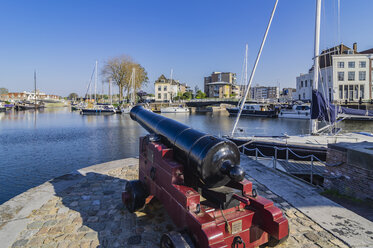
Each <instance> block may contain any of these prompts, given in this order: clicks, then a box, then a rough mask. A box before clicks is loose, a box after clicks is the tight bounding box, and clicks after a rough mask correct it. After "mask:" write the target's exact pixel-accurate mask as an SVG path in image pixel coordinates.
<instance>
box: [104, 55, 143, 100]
mask: <svg viewBox="0 0 373 248" xmlns="http://www.w3.org/2000/svg"><path fill="white" fill-rule="evenodd" d="M132 68H135V69H136V79H135V87H134V88H135V89H134V90H135V91H136V90H137V89H140V88H141V86H142V85H144V84H146V83H147V82H148V76H147V72H146V71H145V69H144V68H143V67H142V66H141V65H140V64H138V63H136V62H134V60H133V59H132V58H131V57H130V56H127V55H122V56H118V57H114V58H111V59H109V60H108V61H107V62H106V63H105V66H104V68H103V70H102V74H103V76H104V77H105V81H107V82H109V79H110V78H111V80H112V82H114V84H116V85H117V86H118V87H119V100H120V101H122V100H123V92H124V91H126V92H127V95H128V94H129V92H130V90H131V87H132V86H131V83H130V79H131V74H132Z"/></svg>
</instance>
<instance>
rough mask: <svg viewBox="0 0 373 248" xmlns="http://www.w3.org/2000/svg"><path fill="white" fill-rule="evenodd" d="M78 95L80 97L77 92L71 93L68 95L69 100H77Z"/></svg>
mask: <svg viewBox="0 0 373 248" xmlns="http://www.w3.org/2000/svg"><path fill="white" fill-rule="evenodd" d="M78 97H79V96H78V94H76V93H70V94H69V96H68V97H67V99H69V100H75V99H77V98H78Z"/></svg>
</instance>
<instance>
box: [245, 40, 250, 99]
mask: <svg viewBox="0 0 373 248" xmlns="http://www.w3.org/2000/svg"><path fill="white" fill-rule="evenodd" d="M248 52H249V45H248V44H247V43H246V50H245V78H244V80H245V84H246V83H247V56H248ZM249 98H250V96H249Z"/></svg>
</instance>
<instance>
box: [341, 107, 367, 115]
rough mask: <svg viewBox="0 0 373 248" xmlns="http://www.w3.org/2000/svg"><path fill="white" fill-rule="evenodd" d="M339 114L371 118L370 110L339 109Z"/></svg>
mask: <svg viewBox="0 0 373 248" xmlns="http://www.w3.org/2000/svg"><path fill="white" fill-rule="evenodd" d="M340 112H341V113H343V114H346V115H359V116H373V111H372V110H364V109H352V108H346V107H341V110H340Z"/></svg>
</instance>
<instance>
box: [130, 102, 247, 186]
mask: <svg viewBox="0 0 373 248" xmlns="http://www.w3.org/2000/svg"><path fill="white" fill-rule="evenodd" d="M130 115H131V118H132V119H133V120H135V121H137V122H138V123H139V124H140V125H141V126H142V127H143V128H145V129H146V130H147V131H148V132H149V133H154V134H157V135H159V136H160V137H161V140H162V142H163V143H165V144H166V145H167V146H169V147H172V148H173V149H174V156H175V159H177V160H178V161H180V162H181V163H183V164H184V168H185V171H186V177H187V176H192V175H193V176H196V177H197V178H198V179H199V180H200V181H202V183H203V185H204V186H206V187H208V188H213V187H219V186H223V185H226V184H227V183H228V182H229V181H231V180H234V181H237V182H239V181H242V179H243V178H244V176H245V173H244V171H243V170H242V169H241V167H239V164H240V153H239V151H238V148H237V146H236V145H235V144H234V143H233V142H231V141H229V140H227V139H223V138H219V137H216V136H212V135H209V134H206V133H203V132H200V131H198V130H195V129H193V128H191V127H189V126H186V125H184V124H182V123H180V122H177V121H175V120H172V119H169V118H167V117H164V116H162V115H158V114H155V113H153V112H151V111H148V110H146V109H144V108H143V107H142V106H135V107H133V108H132V110H131V113H130Z"/></svg>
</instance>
